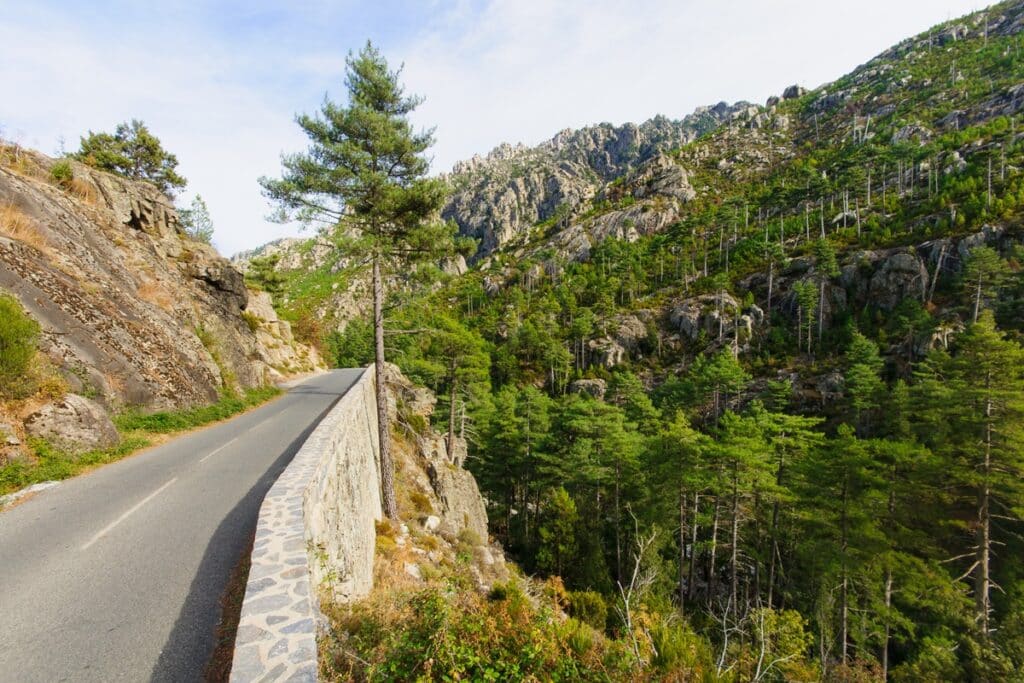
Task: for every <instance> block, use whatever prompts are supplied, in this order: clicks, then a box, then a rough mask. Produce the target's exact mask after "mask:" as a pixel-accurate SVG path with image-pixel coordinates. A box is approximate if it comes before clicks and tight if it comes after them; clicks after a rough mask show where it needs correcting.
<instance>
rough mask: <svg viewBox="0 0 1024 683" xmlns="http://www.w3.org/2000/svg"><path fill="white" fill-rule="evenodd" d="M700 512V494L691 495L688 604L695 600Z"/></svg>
mask: <svg viewBox="0 0 1024 683" xmlns="http://www.w3.org/2000/svg"><path fill="white" fill-rule="evenodd" d="M698 512H700V494H699V493H694V494H693V523H692V524H691V525H690V572H689V579H688V580H687V584H688V585H687V588H688V589H689V591H688V593H689V598H690V602H693V601H694V600H695V599H696V598H697V582H696V580H695V579H696V578H697V577H696V571H697V513H698Z"/></svg>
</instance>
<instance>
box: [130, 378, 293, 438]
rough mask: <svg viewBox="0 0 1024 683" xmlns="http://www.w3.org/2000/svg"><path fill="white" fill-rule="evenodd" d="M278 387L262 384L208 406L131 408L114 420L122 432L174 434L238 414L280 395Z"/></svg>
mask: <svg viewBox="0 0 1024 683" xmlns="http://www.w3.org/2000/svg"><path fill="white" fill-rule="evenodd" d="M280 393H281V390H280V389H278V388H277V387H261V388H258V389H249V390H248V391H246V392H245V393H244V394H243V395H241V396H225V397H224V398H222V399H221V400H219V401H217V402H216V403H213V404H211V405H208V406H200V407H198V408H187V409H185V410H168V411H161V412H159V413H148V414H145V413H141V412H137V411H128V412H124V413H121V414H120V415H118V416H117V417H115V418H114V424H115V425H117V428H118V430H119V431H121V432H122V433H125V432H133V431H144V432H149V433H151V434H171V433H174V432H182V431H185V430H187V429H193V428H195V427H201V426H203V425H205V424H209V423H211V422H217V421H219V420H224V419H226V418H229V417H231V416H232V415H236V414H238V413H240V412H242V411H243V410H245V409H247V408H250V407H252V406H255V405H259V404H260V403H264V402H265V401H268V400H270V399H271V398H273V397H275V396H277V395H279V394H280Z"/></svg>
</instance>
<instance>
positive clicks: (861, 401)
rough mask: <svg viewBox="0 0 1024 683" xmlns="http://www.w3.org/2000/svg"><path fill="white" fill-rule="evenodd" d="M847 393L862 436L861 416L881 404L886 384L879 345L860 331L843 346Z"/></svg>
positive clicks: (862, 423)
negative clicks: (845, 346) (882, 373)
mask: <svg viewBox="0 0 1024 683" xmlns="http://www.w3.org/2000/svg"><path fill="white" fill-rule="evenodd" d="M846 362H847V370H846V376H845V379H846V391H845V393H846V396H847V399H848V400H849V404H850V407H851V408H852V409H853V415H854V423H853V424H854V426H855V428H856V429H857V431H858V433H859V434H860V435H861V436H865V434H864V431H865V424H864V422H865V420H864V415H865V413H866V412H867V411H870V410H874V409H876V408H878V406H879V405H880V401H881V398H882V392H883V390H884V389H885V384H884V383H883V382H882V378H881V376H880V373H881V370H882V365H883V361H882V358H881V356H879V354H878V345H877V344H875V343H874V342H873V341H871V340H870V339H868V338H867V337H865V336H864V335H863V334H861V333H860V332H859V331H856V330H855V331H854V333H853V338H852V339H851V340H850V344H849V346H848V347H847V349H846Z"/></svg>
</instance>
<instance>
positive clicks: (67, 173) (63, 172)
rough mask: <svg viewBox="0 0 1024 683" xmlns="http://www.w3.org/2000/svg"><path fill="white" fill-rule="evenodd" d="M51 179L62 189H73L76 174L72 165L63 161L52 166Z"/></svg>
mask: <svg viewBox="0 0 1024 683" xmlns="http://www.w3.org/2000/svg"><path fill="white" fill-rule="evenodd" d="M50 179H51V180H53V182H55V183H56V184H57V185H60V186H61V187H64V188H67V187H71V181H72V180H74V179H75V172H74V170H73V169H72V168H71V163H70V162H69V161H66V160H62V161H58V162H57V163H55V164H54V165H53V166H51V167H50Z"/></svg>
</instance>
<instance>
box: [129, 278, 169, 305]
mask: <svg viewBox="0 0 1024 683" xmlns="http://www.w3.org/2000/svg"><path fill="white" fill-rule="evenodd" d="M135 293H136V294H137V295H138V297H139V298H140V299H142V300H143V301H146V302H149V303H151V304H153V305H154V306H156V307H158V308H161V309H163V310H165V311H167V312H170V311H171V310H173V309H174V298H173V297H172V296H171V294H170V292H168V291H167V289H166V288H165V287H164V286H163V285H162V284H160V282H159V281H157V280H149V279H146V280H143V281H142V284H140V285H139V286H138V288H137V289H136V290H135Z"/></svg>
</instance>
